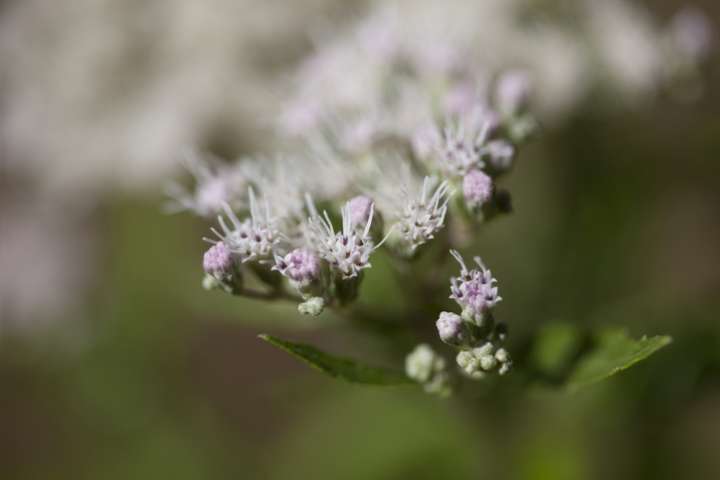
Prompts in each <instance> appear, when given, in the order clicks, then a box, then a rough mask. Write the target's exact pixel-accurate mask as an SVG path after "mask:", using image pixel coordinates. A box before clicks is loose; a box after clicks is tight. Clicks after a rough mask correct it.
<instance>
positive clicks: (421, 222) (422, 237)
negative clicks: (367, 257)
mask: <svg viewBox="0 0 720 480" xmlns="http://www.w3.org/2000/svg"><path fill="white" fill-rule="evenodd" d="M435 182H436V180H435V179H434V178H433V177H425V179H424V180H423V185H422V189H421V190H420V194H419V195H418V196H417V197H412V196H410V194H409V193H406V200H405V205H404V207H403V209H402V213H401V215H400V220H399V221H398V223H397V229H398V232H399V233H400V235H401V236H402V238H403V240H404V241H405V242H406V243H407V244H408V245H409V247H410V250H411V251H414V250H415V249H416V248H417V247H419V246H420V245H422V244H424V243H426V242H428V241H429V240H432V239H433V238H435V234H436V233H437V232H439V231H440V230H441V229H442V228H443V226H444V225H445V215H446V214H447V205H448V201H449V199H450V196H451V195H452V192H451V191H450V186H449V184H448V182H447V181H444V182H441V183H440V185H438V186H437V187H435V189H434V190H433V187H432V185H433V183H435ZM430 192H432V193H430Z"/></svg>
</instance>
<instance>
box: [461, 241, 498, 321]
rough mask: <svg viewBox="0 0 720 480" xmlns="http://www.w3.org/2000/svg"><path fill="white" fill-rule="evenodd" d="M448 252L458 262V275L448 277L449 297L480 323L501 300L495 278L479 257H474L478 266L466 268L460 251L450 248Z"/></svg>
mask: <svg viewBox="0 0 720 480" xmlns="http://www.w3.org/2000/svg"><path fill="white" fill-rule="evenodd" d="M450 253H451V254H452V256H453V257H455V259H456V260H457V261H458V263H459V264H460V276H459V277H452V278H451V279H450V298H452V299H453V300H455V301H456V302H457V303H458V305H460V306H461V307H462V308H463V309H464V311H467V312H469V313H470V314H472V315H473V316H474V317H475V319H476V321H477V322H478V323H481V322H482V319H483V318H484V315H485V314H486V313H487V312H488V311H489V310H490V309H492V308H493V307H494V306H495V305H497V304H498V303H499V302H500V301H501V300H502V297H500V296H499V295H498V288H497V286H496V284H497V280H496V279H495V278H494V277H493V276H492V272H491V271H490V270H488V269H487V268H486V267H485V265H484V264H483V263H482V260H481V259H480V257H475V258H474V260H475V263H476V264H477V265H478V268H473V269H472V270H468V268H467V266H465V262H464V261H463V258H462V256H460V253H458V252H457V251H456V250H450Z"/></svg>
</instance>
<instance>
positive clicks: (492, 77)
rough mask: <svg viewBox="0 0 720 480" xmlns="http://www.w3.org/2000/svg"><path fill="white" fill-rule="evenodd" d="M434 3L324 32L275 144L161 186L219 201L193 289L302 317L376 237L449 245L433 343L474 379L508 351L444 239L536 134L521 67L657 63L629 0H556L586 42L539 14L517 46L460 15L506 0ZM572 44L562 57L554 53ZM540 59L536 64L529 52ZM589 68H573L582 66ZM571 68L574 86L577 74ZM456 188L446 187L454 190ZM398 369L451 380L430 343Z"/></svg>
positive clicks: (192, 203)
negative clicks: (632, 21)
mask: <svg viewBox="0 0 720 480" xmlns="http://www.w3.org/2000/svg"><path fill="white" fill-rule="evenodd" d="M447 3H448V4H447V5H446V4H445V3H443V4H442V5H440V4H439V3H437V2H432V3H429V2H425V1H420V2H418V3H417V4H413V7H412V8H409V9H402V7H401V6H400V5H401V4H402V2H393V3H392V4H391V6H390V7H388V8H379V9H377V10H375V11H373V13H371V14H370V15H369V16H368V17H367V18H366V19H365V20H364V21H362V22H360V23H359V24H358V25H357V26H356V27H355V28H353V29H351V31H350V33H349V34H345V35H338V36H330V37H328V38H326V39H325V40H326V41H324V42H323V43H322V45H321V47H320V48H318V50H317V52H316V53H315V54H314V55H312V56H311V57H310V58H309V59H308V60H307V61H306V62H304V63H303V64H302V65H301V67H300V69H299V71H298V72H297V75H296V76H295V85H294V87H293V88H292V89H291V90H292V95H291V98H290V101H289V102H288V105H287V106H286V108H285V110H284V112H283V113H282V114H281V115H279V116H278V118H277V119H276V126H277V129H276V130H277V132H279V139H278V142H277V145H279V146H280V148H281V150H283V153H281V154H279V155H277V156H276V157H273V158H272V159H267V158H259V157H258V158H252V159H241V160H240V161H239V162H237V163H236V164H233V165H227V164H226V165H216V166H214V167H210V166H206V165H205V164H203V163H198V162H194V163H191V165H190V169H191V172H192V173H193V175H194V177H195V179H196V180H197V186H196V188H195V190H194V191H189V190H186V189H183V188H181V187H174V188H173V190H172V191H171V195H172V196H173V197H175V204H174V205H175V208H176V209H184V210H189V211H191V212H194V213H196V214H199V215H201V216H206V217H207V216H213V215H218V217H217V218H218V223H219V226H220V229H219V230H216V229H213V232H214V233H215V235H216V236H217V237H218V239H219V241H217V240H212V241H211V242H212V243H214V245H213V247H211V249H210V251H208V253H207V254H206V259H205V260H206V261H205V271H206V273H207V275H208V276H209V278H210V279H211V280H210V281H207V282H206V285H207V286H211V287H213V286H220V287H222V288H224V289H225V290H226V291H229V292H231V293H234V294H238V295H248V296H251V297H255V298H268V299H274V298H279V297H283V298H293V299H295V300H297V301H298V302H299V306H298V309H299V311H300V312H301V313H304V314H311V315H317V314H319V313H321V312H322V311H323V309H324V308H326V307H328V306H331V307H332V306H344V305H347V304H348V303H349V302H352V301H353V300H354V299H355V298H356V297H357V295H358V294H359V288H360V286H361V283H362V280H363V277H364V275H365V272H366V270H367V269H369V268H371V265H372V263H371V257H372V256H373V254H374V253H375V252H376V251H377V250H378V249H379V248H381V247H382V248H383V249H384V250H386V251H388V253H389V254H390V255H391V256H392V257H393V259H394V260H396V262H394V263H393V267H397V268H398V270H400V271H403V270H404V271H408V270H409V268H410V265H409V264H410V262H413V261H414V260H416V259H417V258H418V257H419V256H421V255H422V254H423V252H424V251H426V250H428V244H430V243H433V242H435V243H439V244H440V245H441V247H440V248H439V251H441V252H442V251H446V249H447V248H450V253H451V255H452V256H453V257H455V259H457V261H458V262H459V263H460V267H461V270H460V275H459V276H458V277H454V278H452V279H451V297H450V298H452V299H454V300H455V301H456V302H457V304H458V305H459V306H460V308H461V309H462V313H461V315H458V314H454V313H450V312H443V313H442V314H441V315H440V318H439V319H438V321H437V327H438V332H439V334H440V337H441V339H442V340H443V341H444V342H445V343H447V344H450V345H452V346H454V347H455V348H457V349H458V350H459V354H458V355H457V358H456V360H457V363H458V366H459V367H460V369H461V371H462V372H463V373H464V374H466V375H467V376H469V377H470V378H473V379H475V378H480V377H482V376H484V375H485V374H486V373H488V372H494V371H497V372H498V373H499V374H505V373H507V372H508V371H509V369H510V366H511V364H512V362H511V360H510V356H509V354H508V352H507V351H506V350H505V349H504V348H502V347H501V346H500V345H499V344H500V343H501V342H503V341H504V339H505V336H506V333H505V329H504V326H503V325H502V324H497V323H496V322H495V320H494V318H493V315H492V309H493V308H494V307H495V306H496V305H497V304H498V303H499V302H500V301H501V300H502V299H501V297H500V296H499V295H498V288H497V281H496V280H495V278H494V277H493V276H492V273H491V272H490V270H488V269H487V268H486V267H485V266H484V264H483V263H482V261H481V260H480V259H479V258H475V263H476V264H477V268H472V269H469V268H468V267H467V266H466V264H465V263H464V261H463V259H462V257H461V256H460V254H459V253H457V251H455V250H452V248H453V247H459V246H460V245H459V244H460V243H461V242H462V239H463V238H467V235H466V234H467V232H471V231H472V228H469V227H473V226H474V225H475V224H478V223H481V222H485V221H488V220H490V219H492V218H494V217H496V216H497V215H498V214H501V213H506V212H508V211H509V210H510V207H509V205H510V197H509V193H508V192H507V191H506V190H504V189H502V188H499V182H501V181H502V177H503V175H505V174H507V173H508V172H509V171H510V170H511V169H512V168H513V167H514V164H515V160H516V157H517V156H518V154H519V150H520V147H521V146H522V145H523V144H524V143H525V142H526V141H527V140H528V139H529V138H531V136H532V134H533V133H534V132H535V131H536V127H537V122H536V120H535V117H534V116H533V115H532V114H531V110H532V109H531V107H534V106H535V105H536V104H537V100H538V96H537V95H534V91H535V87H534V84H535V82H534V81H535V80H539V81H540V87H542V89H544V90H543V91H542V94H543V96H544V95H545V93H546V92H545V90H546V89H547V85H544V84H543V82H544V81H545V82H547V80H548V78H547V77H548V76H551V77H552V75H556V72H557V71H560V72H561V74H560V77H562V78H563V79H564V80H567V77H572V75H567V69H565V70H563V69H562V68H559V69H558V68H555V67H556V66H557V65H556V62H557V61H558V59H562V58H568V57H570V58H585V57H587V58H588V59H589V60H587V61H588V62H590V61H593V62H598V63H600V64H603V65H605V64H608V65H611V66H612V67H613V68H614V70H612V71H611V72H610V73H611V74H616V75H617V76H618V77H622V78H623V79H624V80H628V82H627V83H632V82H639V83H642V82H643V81H645V80H647V78H651V79H653V80H654V79H655V78H656V76H657V75H656V73H657V72H656V68H655V67H656V66H658V65H660V64H661V63H657V62H655V59H656V57H657V58H658V59H661V58H662V57H663V55H664V52H656V51H655V50H652V52H650V53H648V51H646V50H647V49H645V47H647V46H648V44H647V42H646V40H647V38H645V36H643V30H642V29H639V30H637V31H633V32H631V33H628V32H629V31H630V30H631V29H625V26H626V25H625V24H623V23H622V22H617V21H616V20H617V19H618V18H622V17H623V15H622V13H623V12H626V10H627V9H626V7H625V5H624V4H623V3H619V2H616V1H613V0H608V2H589V1H588V2H585V1H583V2H578V4H579V5H578V6H575V7H572V9H573V10H577V11H575V12H574V14H576V15H578V17H579V18H580V19H581V20H582V24H583V26H584V27H587V28H588V29H589V30H591V31H592V33H593V34H592V35H591V36H592V37H593V42H590V43H589V44H590V45H591V46H592V48H591V49H590V51H588V52H586V51H585V50H583V49H584V48H586V45H587V44H588V43H587V42H577V41H569V40H571V39H572V38H573V37H572V35H573V34H572V33H571V32H562V33H559V32H558V31H555V32H554V33H552V34H550V33H547V32H545V30H544V29H543V27H542V26H538V28H537V29H533V32H535V33H530V32H524V33H523V34H520V33H518V32H517V31H516V30H515V29H516V27H513V30H512V32H513V33H514V34H516V36H517V37H518V38H521V39H522V41H521V42H518V41H514V43H513V42H510V41H508V43H507V44H505V42H501V41H500V42H499V41H498V36H497V33H498V32H494V33H493V35H494V36H493V37H492V40H493V41H492V42H480V41H478V38H479V37H478V36H479V35H481V31H482V30H483V29H481V28H478V25H477V23H476V22H477V19H478V18H482V17H483V15H476V14H475V13H477V9H478V8H486V9H489V8H495V9H496V10H497V11H496V12H494V13H495V14H499V13H501V12H502V14H503V15H505V14H506V15H508V16H510V15H511V14H510V12H511V11H513V12H514V11H515V10H516V9H515V8H508V6H509V5H511V6H512V7H519V6H520V2H518V1H514V0H510V1H508V0H502V1H500V0H490V1H488V2H447ZM606 3H607V4H608V5H610V6H599V5H600V4H602V5H605V4H606ZM481 4H482V5H483V6H482V7H477V6H476V5H481ZM393 5H394V6H393ZM506 9H507V10H506ZM401 11H402V12H403V14H402V15H400V12H401ZM406 13H407V15H406ZM513 15H514V13H513ZM596 16H597V17H603V16H605V17H608V18H610V20H608V21H607V24H608V25H613V26H618V25H620V26H623V25H625V26H623V28H622V29H621V30H622V31H621V32H617V31H611V32H606V31H600V30H598V31H595V30H597V29H595V27H597V25H596V23H595V22H594V20H593V19H594V18H595V17H596ZM603 18H604V17H603ZM585 24H588V25H585ZM638 24H640V25H642V22H641V21H638ZM701 24H702V22H701V21H700V20H698V17H697V16H695V17H693V18H689V19H686V20H684V21H683V22H680V23H679V24H677V25H676V26H675V27H674V28H675V30H676V32H675V36H676V37H678V38H681V39H682V40H681V41H679V42H675V43H674V45H675V44H678V45H679V44H682V45H684V47H682V48H677V49H675V50H673V51H674V52H675V53H677V52H678V51H681V50H682V49H683V48H684V49H685V50H692V52H693V53H692V55H691V53H688V54H687V55H688V56H693V58H697V57H699V56H701V54H702V52H704V51H706V50H707V47H706V44H707V43H708V41H709V40H707V39H706V38H705V37H703V38H699V37H701V36H702V35H703V32H705V36H707V34H706V33H707V29H705V30H703V28H702V25H701ZM500 28H501V29H502V28H504V27H502V26H501V27H500ZM692 29H694V30H696V32H695V33H693V32H691V31H690V30H692ZM626 30H627V31H626ZM538 32H540V33H538ZM504 33H508V32H504ZM608 33H611V34H612V35H608ZM658 35H659V34H658ZM527 36H530V37H533V36H534V37H537V38H527ZM595 36H597V37H598V38H595ZM513 38H514V37H513ZM535 40H537V42H535ZM605 43H610V44H612V47H613V49H611V50H612V51H611V52H610V54H608V49H600V50H596V49H595V48H594V47H596V46H598V45H600V46H604V44H605ZM626 43H628V45H626ZM671 43H672V42H671ZM488 44H492V45H497V46H498V47H499V51H498V50H496V49H487V48H486V45H488ZM518 44H522V45H524V47H523V48H517V45H518ZM480 45H482V46H483V48H482V49H479V48H478V46H480ZM576 46H577V48H578V49H581V50H579V51H577V52H575V53H576V54H577V55H572V54H570V55H565V53H567V52H558V48H560V49H561V50H562V49H564V48H570V49H573V48H576ZM551 47H552V48H551ZM617 47H622V48H617ZM625 47H627V48H625ZM633 47H636V48H635V50H633ZM538 48H540V51H541V52H542V53H543V54H544V55H545V56H540V55H538ZM503 49H505V50H506V51H505V50H503ZM543 49H545V50H547V52H546V51H545V50H543ZM480 50H483V51H482V52H481V51H480ZM489 50H492V51H493V55H494V56H495V57H502V56H503V55H504V54H505V53H507V58H511V59H514V60H515V61H514V63H515V65H509V64H508V63H507V62H508V61H507V60H505V61H504V62H498V61H497V59H494V58H489V57H488V56H487V51H489ZM633 51H641V53H643V54H645V53H648V54H647V55H646V56H645V57H643V59H644V60H647V59H648V58H650V59H652V60H653V62H652V64H651V65H649V66H648V68H647V69H644V66H643V65H645V66H647V62H645V64H643V63H642V62H638V61H635V60H634V59H633V58H627V57H626V53H627V52H631V53H632V52H633ZM653 52H654V53H653ZM571 53H572V52H571ZM586 54H587V55H586ZM606 54H608V55H606ZM548 59H550V60H552V61H551V62H549V66H548V65H545V64H544V63H543V61H544V60H548ZM539 60H542V61H540V62H539ZM538 62H539V63H538ZM583 62H585V60H583ZM517 65H523V66H527V67H528V68H527V69H518V68H517ZM596 67H597V66H596V65H595V64H592V65H585V64H583V68H581V69H580V70H583V72H584V71H585V70H587V72H590V71H592V72H595V71H596V70H597V68H596ZM573 68H574V67H573ZM623 69H625V70H623ZM550 70H552V72H549V71H550ZM571 70H572V68H571ZM626 70H627V71H626ZM573 71H574V70H573ZM581 73H582V72H581ZM573 78H574V79H575V80H576V81H577V82H576V83H577V84H583V82H582V81H580V80H584V77H583V75H581V74H578V75H576V76H575V77H573ZM570 83H573V82H570ZM584 83H591V82H584ZM651 83H652V82H651ZM565 86H567V85H565ZM566 90H567V89H565V90H564V91H563V93H564V94H568V95H570V94H571V93H569V92H567V91H566ZM245 191H247V192H248V195H247V197H246V196H245V194H244V192H245ZM456 191H461V192H462V195H458V196H456V197H455V196H454V192H456ZM238 192H242V194H241V195H238ZM255 192H258V193H257V196H256V194H255ZM246 199H247V201H246ZM318 206H319V207H320V208H318ZM228 222H229V223H228ZM445 230H448V231H445ZM463 233H465V235H463ZM402 262H406V263H405V264H403V263H402ZM438 263H442V262H441V261H439V262H438ZM246 273H252V274H253V275H254V276H255V277H256V279H257V280H259V281H260V282H261V283H262V284H264V286H265V289H264V290H262V291H256V290H251V289H249V288H247V287H246V282H241V280H242V278H243V277H244V275H245V274H246ZM288 287H290V288H289V289H288ZM407 374H408V376H410V377H411V378H414V379H415V380H417V381H418V382H420V383H422V384H423V385H425V386H426V389H427V390H428V391H433V392H436V393H437V392H446V391H449V388H448V385H449V383H448V376H447V372H446V365H445V363H444V360H442V359H441V358H440V357H438V356H437V355H436V354H435V353H434V352H433V351H432V350H431V349H430V347H427V346H425V345H421V346H420V347H418V349H416V350H415V351H414V352H413V353H412V354H411V355H410V356H409V357H408V364H407Z"/></svg>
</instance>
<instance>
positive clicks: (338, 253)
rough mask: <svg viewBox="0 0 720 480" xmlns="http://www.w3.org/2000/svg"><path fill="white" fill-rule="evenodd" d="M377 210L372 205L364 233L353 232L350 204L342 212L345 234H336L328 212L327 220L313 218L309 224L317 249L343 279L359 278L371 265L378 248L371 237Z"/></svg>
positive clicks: (356, 230)
mask: <svg viewBox="0 0 720 480" xmlns="http://www.w3.org/2000/svg"><path fill="white" fill-rule="evenodd" d="M373 212H374V207H373V206H372V205H371V207H370V213H369V215H368V220H367V222H366V223H365V227H364V229H363V230H358V229H355V228H353V224H352V221H351V212H350V204H349V203H346V204H345V206H344V207H343V209H342V212H341V213H342V230H341V231H338V232H336V231H335V228H334V227H333V224H332V222H331V221H330V217H329V216H328V214H327V212H324V215H323V217H320V215H317V214H315V215H313V216H312V217H311V218H310V219H309V221H308V223H309V227H310V232H311V238H312V241H313V243H314V246H315V248H316V250H317V252H318V254H319V255H320V257H322V258H323V259H324V260H325V261H327V262H328V263H329V264H330V267H331V268H332V269H333V270H335V271H336V272H337V273H338V274H339V275H341V276H342V278H343V279H350V278H355V277H357V276H358V275H359V274H360V272H361V271H362V270H364V269H366V268H369V267H370V266H371V265H370V254H371V253H372V252H373V251H374V250H375V244H374V242H373V240H372V238H371V237H370V227H371V225H372V219H373Z"/></svg>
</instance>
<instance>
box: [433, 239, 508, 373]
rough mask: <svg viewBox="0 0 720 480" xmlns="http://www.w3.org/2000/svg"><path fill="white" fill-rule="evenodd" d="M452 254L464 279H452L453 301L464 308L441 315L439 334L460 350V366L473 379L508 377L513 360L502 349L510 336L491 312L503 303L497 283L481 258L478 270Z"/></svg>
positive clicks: (452, 252) (477, 262) (478, 259)
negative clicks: (488, 376) (496, 374)
mask: <svg viewBox="0 0 720 480" xmlns="http://www.w3.org/2000/svg"><path fill="white" fill-rule="evenodd" d="M450 253H451V255H452V256H453V257H455V259H457V261H458V262H459V263H460V276H458V277H452V278H451V279H450V298H452V299H453V300H455V302H457V304H458V305H459V306H460V308H462V314H461V315H458V314H456V313H451V312H442V313H440V317H439V318H438V320H437V322H436V326H437V330H438V335H439V336H440V339H441V340H442V341H443V342H445V343H446V344H448V345H451V346H453V347H455V348H457V349H458V350H459V352H458V354H457V357H456V361H457V364H458V367H460V370H461V371H462V372H463V373H464V374H465V375H466V376H468V377H469V378H472V379H480V378H483V377H484V376H485V375H486V374H487V373H490V372H495V371H497V373H499V374H500V375H504V374H506V373H507V372H508V371H509V370H510V367H511V366H512V360H511V359H510V355H509V353H508V352H507V350H505V349H504V348H502V347H500V346H499V344H501V343H503V342H504V341H505V338H506V336H507V334H506V332H507V331H506V327H505V326H504V324H498V323H496V322H495V319H494V317H493V315H492V313H491V310H492V309H493V307H495V305H497V304H498V303H499V302H500V300H501V297H499V296H498V289H497V280H496V279H495V278H494V277H493V276H492V272H490V270H488V269H487V268H485V266H484V265H483V263H482V261H481V260H480V258H478V257H476V258H475V262H476V264H477V266H478V268H474V269H472V270H469V269H468V268H467V266H466V265H465V262H464V260H463V258H462V256H460V254H459V253H458V252H457V251H455V250H452V251H451V252H450Z"/></svg>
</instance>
